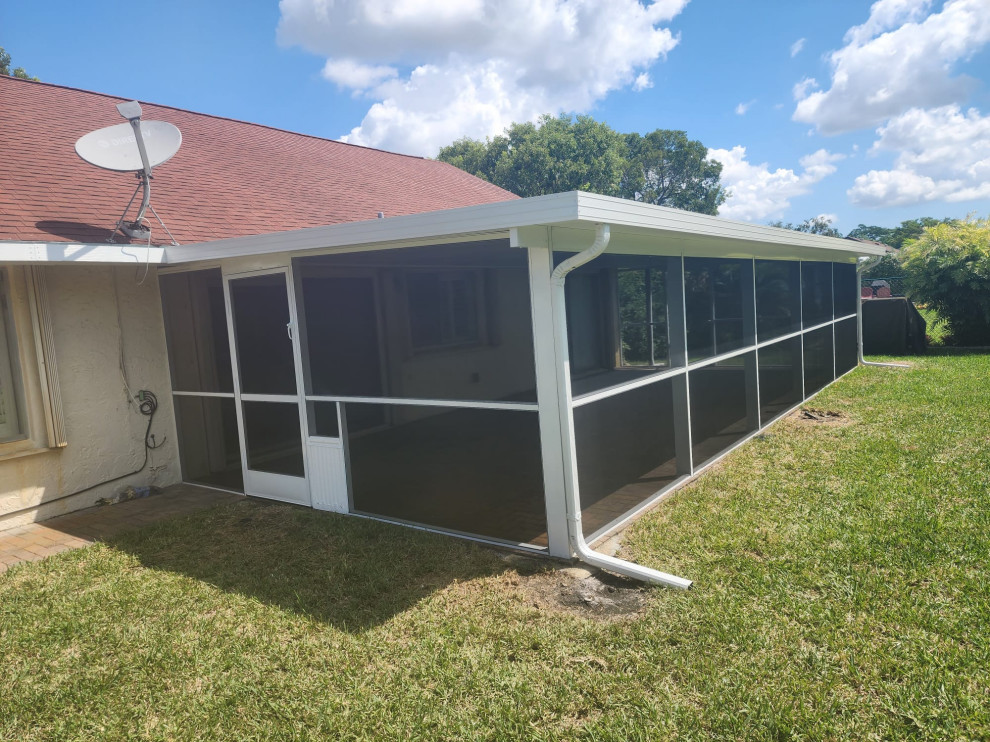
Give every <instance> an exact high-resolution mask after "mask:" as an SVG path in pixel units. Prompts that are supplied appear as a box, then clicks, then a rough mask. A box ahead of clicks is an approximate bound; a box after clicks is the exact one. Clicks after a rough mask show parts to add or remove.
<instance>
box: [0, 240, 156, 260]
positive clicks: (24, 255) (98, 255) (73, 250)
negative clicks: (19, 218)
mask: <svg viewBox="0 0 990 742" xmlns="http://www.w3.org/2000/svg"><path fill="white" fill-rule="evenodd" d="M0 262H2V263H69V264H71V263H109V264H125V265H143V264H145V263H150V264H151V265H161V264H163V263H164V262H165V248H163V247H147V246H145V245H130V244H127V245H115V244H109V243H89V242H13V241H6V240H0Z"/></svg>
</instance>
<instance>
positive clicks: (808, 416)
mask: <svg viewBox="0 0 990 742" xmlns="http://www.w3.org/2000/svg"><path fill="white" fill-rule="evenodd" d="M791 419H792V420H796V421H797V422H799V423H802V424H805V425H821V424H824V425H849V424H850V423H852V420H851V419H850V417H849V416H848V415H847V414H846V413H844V412H838V411H836V410H818V409H815V408H813V407H805V408H802V409H800V410H797V411H795V412H794V413H793V414H792V415H791Z"/></svg>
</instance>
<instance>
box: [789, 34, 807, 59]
mask: <svg viewBox="0 0 990 742" xmlns="http://www.w3.org/2000/svg"><path fill="white" fill-rule="evenodd" d="M805 41H806V39H804V38H800V39H798V40H797V41H795V42H794V43H793V44H791V57H796V56H797V55H798V54H800V53H801V50H802V49H804V42H805Z"/></svg>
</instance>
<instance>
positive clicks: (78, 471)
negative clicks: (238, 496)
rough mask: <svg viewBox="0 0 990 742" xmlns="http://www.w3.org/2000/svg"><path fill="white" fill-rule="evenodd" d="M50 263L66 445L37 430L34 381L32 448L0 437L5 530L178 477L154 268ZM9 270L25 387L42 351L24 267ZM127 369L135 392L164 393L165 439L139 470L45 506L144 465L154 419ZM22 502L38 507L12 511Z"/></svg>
mask: <svg viewBox="0 0 990 742" xmlns="http://www.w3.org/2000/svg"><path fill="white" fill-rule="evenodd" d="M44 270H45V275H46V282H47V286H48V304H49V308H50V311H51V316H52V325H53V336H54V347H55V356H56V361H57V364H58V380H59V388H60V392H61V399H62V410H63V413H64V419H65V439H66V441H67V445H66V446H65V447H64V448H60V449H48V448H44V447H43V446H44V443H40V444H39V440H42V439H43V438H44V436H43V435H42V436H40V437H39V436H38V434H37V433H38V427H39V425H41V427H42V428H43V424H44V423H43V420H44V418H43V416H40V413H39V409H38V404H37V395H36V394H32V391H31V388H28V389H27V390H26V394H25V396H26V398H27V400H26V402H27V407H28V417H29V419H30V427H31V434H32V438H33V439H34V443H35V445H34V446H33V447H31V448H33V450H24V448H25V445H26V444H24V443H22V444H21V445H20V446H17V447H11V446H10V444H2V445H0V528H2V527H7V526H11V525H14V524H18V523H22V522H29V521H36V520H44V519H47V518H50V517H53V516H55V515H59V514H62V513H66V512H70V511H72V510H78V509H80V508H85V507H89V506H91V505H93V504H95V503H96V501H97V500H98V499H99V498H102V497H112V496H114V495H116V494H117V493H119V492H121V491H122V490H123V489H124V488H125V487H127V486H128V485H147V484H155V485H159V486H165V485H169V484H173V483H175V482H177V481H179V480H180V472H179V463H178V454H177V448H176V445H175V423H174V418H173V413H172V400H171V395H170V393H169V388H170V387H169V375H168V363H167V359H166V353H165V336H164V330H163V327H162V316H161V302H160V299H159V294H158V282H157V276H156V274H155V270H154V269H153V268H152V269H151V270H150V272H149V273H148V275H147V277H146V278H145V279H144V281H143V283H140V280H141V277H142V275H143V273H144V268H143V267H138V268H134V267H130V266H127V267H116V268H110V267H107V266H49V267H47V268H45V269H44ZM11 276H12V279H13V283H14V285H15V286H14V289H13V290H12V294H13V296H12V304H13V307H12V309H13V313H14V315H15V317H16V319H17V323H18V335H19V342H20V340H21V339H22V338H23V339H24V342H20V347H19V348H18V351H19V357H20V363H21V366H22V373H23V376H24V378H25V385H26V387H31V385H32V384H33V385H35V387H36V386H37V378H36V377H37V359H36V355H35V352H34V350H33V347H31V340H30V337H29V336H30V313H29V309H28V303H27V302H28V298H27V293H26V292H25V291H24V279H25V275H24V272H23V270H22V269H19V268H16V267H14V268H12V269H11ZM118 303H119V304H118ZM118 306H119V315H118ZM121 354H122V355H123V359H124V362H123V370H124V373H123V374H122V373H121V369H120V361H119V359H120V357H121ZM125 376H126V380H127V382H126V383H127V386H128V387H129V388H130V393H131V395H135V394H137V392H138V390H140V389H149V390H151V391H153V392H155V394H156V395H157V396H158V400H159V408H158V411H157V413H156V415H155V419H154V424H153V427H152V433H154V434H155V436H156V440H158V441H161V440H162V439H166V442H165V444H164V445H163V446H162V447H161V448H159V449H156V450H154V451H150V452H149V460H148V466H147V467H146V468H145V469H144V471H142V472H141V473H139V474H136V475H133V476H129V477H127V478H125V479H121V480H119V481H116V482H112V483H109V484H105V485H102V486H98V487H95V488H93V489H90V490H88V491H86V492H83V493H80V494H78V495H76V496H73V497H69V498H67V499H62V500H59V501H58V502H52V503H51V504H47V505H46V504H45V503H46V502H47V501H50V500H53V499H55V498H59V497H62V496H64V495H67V494H70V493H73V492H77V491H78V490H82V489H84V488H87V487H91V486H92V485H95V484H99V483H101V482H104V481H105V480H108V479H111V478H114V477H117V476H119V475H121V474H125V473H127V472H131V471H133V470H135V469H137V468H138V467H140V466H141V462H142V461H143V460H144V455H145V454H144V432H145V427H146V425H147V421H148V418H147V417H145V416H143V415H141V414H140V413H139V412H138V403H137V401H136V400H134V399H129V395H128V392H127V391H126V389H125V381H124V377H125ZM35 391H36V390H35ZM5 446H6V447H7V448H6V450H5V448H4V447H5ZM12 448H17V449H18V450H12ZM22 508H31V509H30V510H28V511H26V512H24V513H21V514H17V515H6V517H5V514H10V513H13V512H14V511H17V510H21V509H22Z"/></svg>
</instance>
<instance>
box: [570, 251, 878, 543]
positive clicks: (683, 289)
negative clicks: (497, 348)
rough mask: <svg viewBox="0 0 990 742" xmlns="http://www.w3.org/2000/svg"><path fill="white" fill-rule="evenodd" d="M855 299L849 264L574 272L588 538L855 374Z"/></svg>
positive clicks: (579, 449)
mask: <svg viewBox="0 0 990 742" xmlns="http://www.w3.org/2000/svg"><path fill="white" fill-rule="evenodd" d="M567 257H569V254H567V253H557V254H555V255H554V261H553V262H554V264H555V265H559V264H560V263H561V262H563V260H565V259H566V258H567ZM855 290H856V266H855V264H854V263H851V262H846V263H843V262H827V261H799V260H793V261H789V260H762V259H740V258H714V257H712V258H709V257H681V256H667V257H664V256H654V257H651V256H642V255H621V254H609V253H605V254H604V255H602V256H601V257H599V258H597V259H595V260H592V261H590V262H589V263H587V264H585V265H583V266H582V267H580V268H578V269H576V270H574V271H573V272H572V273H571V274H570V275H569V276H568V277H567V283H566V288H565V297H566V318H567V346H568V352H569V355H570V358H571V363H570V367H569V380H570V388H571V402H570V408H571V415H572V420H573V431H574V458H575V463H576V471H577V488H578V492H579V495H580V503H581V508H582V522H583V528H584V534H585V537H586V538H588V539H589V540H594V539H595V538H596V537H598V536H601V535H603V534H605V533H607V532H608V531H609V530H611V529H612V528H614V527H615V526H617V525H619V524H621V523H622V522H623V521H625V520H627V519H628V518H629V517H630V516H631V515H632V514H635V513H636V512H638V511H640V510H642V509H643V508H644V507H647V506H648V505H649V504H650V503H651V502H652V501H654V500H655V499H657V498H658V497H659V496H660V495H662V494H663V492H665V491H668V490H670V489H672V488H673V487H674V486H676V485H677V484H678V483H680V482H682V481H684V480H685V479H686V478H688V477H689V476H691V475H692V474H693V473H695V472H697V471H698V470H699V469H701V468H703V467H704V466H706V465H707V464H708V463H710V462H712V461H713V460H715V459H717V458H719V457H720V456H721V455H723V454H724V453H725V452H726V451H728V450H730V449H731V448H732V447H734V446H735V445H737V444H738V443H739V442H741V441H742V440H745V439H746V438H747V437H749V436H750V435H752V434H753V433H755V432H757V431H758V430H759V429H760V428H761V427H763V426H765V425H767V424H769V423H770V422H772V421H773V420H774V419H776V418H777V417H779V416H780V415H781V414H784V413H785V412H787V411H788V410H790V409H792V408H793V407H795V406H796V405H798V404H800V403H801V402H802V401H803V400H805V399H806V398H808V397H809V396H811V395H812V394H814V393H816V392H817V391H819V390H820V389H822V388H823V387H824V386H826V385H827V384H829V383H831V382H832V381H833V380H834V379H836V378H837V377H838V376H841V375H842V374H844V373H846V372H847V371H849V370H850V369H852V368H853V367H855V365H856V364H857V360H858V355H857V348H858V346H857V342H858V341H857V334H856V333H857V320H856V309H857V304H856V302H857V299H856V294H855Z"/></svg>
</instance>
